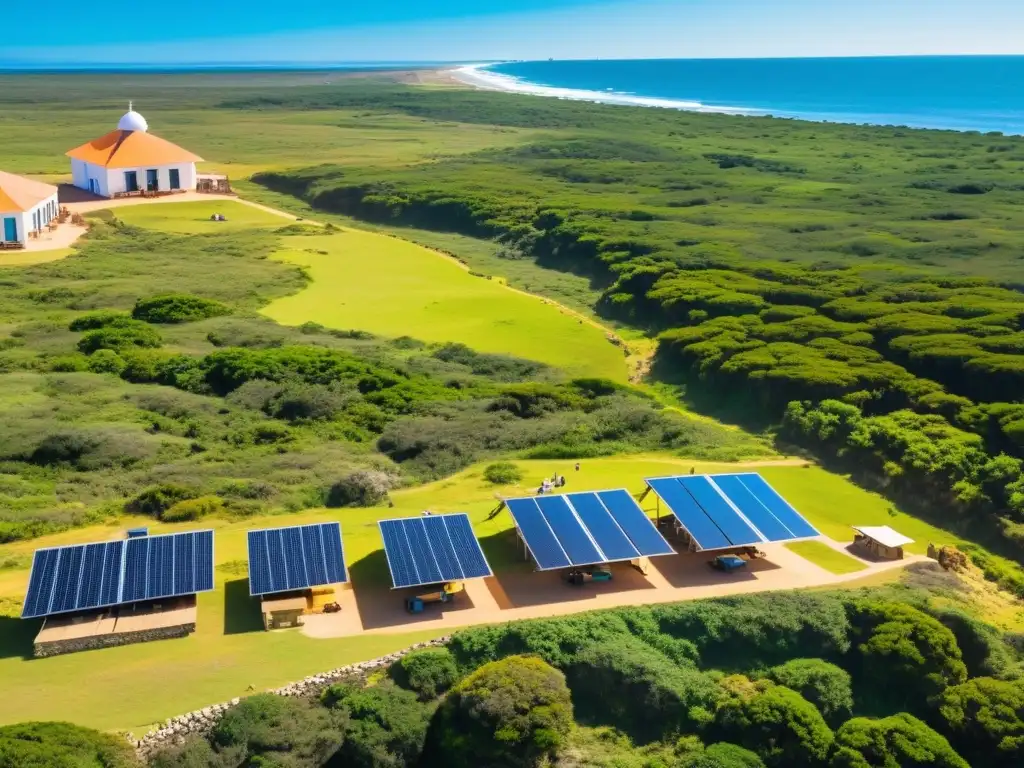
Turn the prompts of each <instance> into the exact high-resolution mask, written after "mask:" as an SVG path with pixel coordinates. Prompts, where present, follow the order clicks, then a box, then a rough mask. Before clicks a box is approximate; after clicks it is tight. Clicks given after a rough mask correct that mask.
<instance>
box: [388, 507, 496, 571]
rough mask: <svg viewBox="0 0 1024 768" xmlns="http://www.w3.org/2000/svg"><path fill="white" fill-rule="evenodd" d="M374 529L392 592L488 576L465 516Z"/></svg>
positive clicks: (396, 522)
mask: <svg viewBox="0 0 1024 768" xmlns="http://www.w3.org/2000/svg"><path fill="white" fill-rule="evenodd" d="M377 525H379V526H380V534H381V536H382V537H383V538H384V553H385V554H386V555H387V558H388V568H389V569H390V571H391V582H392V584H394V585H395V588H396V589H397V588H398V587H417V586H421V585H423V584H439V583H441V582H443V581H460V580H462V579H475V578H482V577H484V576H490V575H491V566H490V565H488V564H487V558H485V557H484V553H483V550H482V549H481V548H480V542H479V541H477V539H476V536H475V535H473V527H472V526H471V525H470V523H469V515H465V514H455V515H424V516H422V517H405V518H399V519H396V520H381V521H379V522H378V523H377Z"/></svg>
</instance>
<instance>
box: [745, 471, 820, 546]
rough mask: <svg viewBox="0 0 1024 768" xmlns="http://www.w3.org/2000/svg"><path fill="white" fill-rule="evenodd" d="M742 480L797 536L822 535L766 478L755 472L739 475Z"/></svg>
mask: <svg viewBox="0 0 1024 768" xmlns="http://www.w3.org/2000/svg"><path fill="white" fill-rule="evenodd" d="M738 477H739V479H740V482H742V483H743V485H745V486H746V487H747V489H748V490H749V491H750V492H751V493H753V494H754V495H755V496H756V497H757V499H758V501H760V502H761V503H762V504H764V505H765V506H766V507H768V509H769V511H770V512H771V513H772V514H773V515H775V517H776V518H777V519H778V520H779V522H781V523H782V524H783V525H784V526H786V527H787V528H788V529H789V530H791V531H792V532H793V533H794V534H795V535H796V537H797V538H807V537H811V536H820V535H821V534H819V533H818V532H817V531H816V530H815V529H814V526H813V525H811V524H810V523H808V522H807V521H806V520H805V519H804V518H803V516H802V515H801V514H800V513H799V512H797V511H796V510H795V509H793V507H791V506H790V504H789V502H788V501H786V500H785V499H784V498H782V496H780V495H779V494H778V492H777V491H776V490H775V489H774V488H772V487H771V486H770V485H768V483H766V482H765V480H764V478H763V477H761V476H760V475H758V474H755V473H753V472H751V473H748V474H745V475H739V476H738Z"/></svg>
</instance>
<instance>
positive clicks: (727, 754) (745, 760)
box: [679, 742, 764, 768]
mask: <svg viewBox="0 0 1024 768" xmlns="http://www.w3.org/2000/svg"><path fill="white" fill-rule="evenodd" d="M679 765H680V768H764V761H763V760H761V758H760V757H758V755H757V754H756V753H754V752H751V751H750V750H749V749H744V748H743V747H739V746H737V745H735V744H728V743H726V742H719V743H717V744H711V745H710V746H708V747H707V749H705V750H703V751H702V752H700V753H699V754H697V755H696V756H694V757H693V758H691V759H684V760H683V761H682V762H681V763H680V764H679Z"/></svg>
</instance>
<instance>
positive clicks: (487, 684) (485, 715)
mask: <svg viewBox="0 0 1024 768" xmlns="http://www.w3.org/2000/svg"><path fill="white" fill-rule="evenodd" d="M572 723H573V719H572V702H571V701H570V697H569V689H568V688H567V687H566V685H565V677H564V676H563V675H562V673H561V672H559V671H558V670H556V669H554V668H552V667H550V666H548V665H547V664H545V663H544V662H543V661H541V660H540V659H536V658H529V657H525V656H509V657H506V658H504V659H502V660H500V661H495V662H491V663H490V664H485V665H484V666H483V667H481V668H480V669H478V670H476V671H475V672H473V673H472V674H470V675H469V676H468V677H467V678H466V679H464V680H463V681H462V682H460V683H459V684H458V685H456V686H455V687H454V688H452V690H451V691H450V692H449V693H448V696H447V698H446V699H445V701H444V702H443V703H442V704H441V707H440V708H439V709H438V711H437V714H436V716H435V718H434V722H433V723H432V724H431V728H430V733H429V735H428V739H427V744H426V748H425V751H424V756H425V758H426V760H427V764H428V765H434V766H451V768H478V766H482V765H486V766H492V767H493V768H533V766H537V765H538V764H540V763H541V762H542V761H544V760H546V759H549V758H551V757H553V756H554V755H555V754H556V753H557V752H558V749H559V748H560V747H561V745H562V744H563V742H564V740H565V737H566V735H567V734H568V733H569V729H570V728H571V727H572Z"/></svg>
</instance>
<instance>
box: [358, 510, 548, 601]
mask: <svg viewBox="0 0 1024 768" xmlns="http://www.w3.org/2000/svg"><path fill="white" fill-rule="evenodd" d="M424 517H426V515H420V516H418V517H389V518H387V519H386V520H378V521H377V530H378V531H379V532H380V535H381V539H382V540H384V558H385V559H386V560H387V563H388V573H390V574H391V589H393V590H394V589H412V588H414V587H423V586H427V585H429V584H437V583H439V582H436V581H421V582H419V583H417V584H403V585H401V586H397V585H396V584H395V571H394V569H393V568H392V567H391V555H390V554H388V546H387V540H386V539H384V529H383V528H382V527H381V524H382V523H401V524H402V525H403V526H404V525H407V524H408V523H409V522H410V521H412V520H415V521H417V522H419V523H420V524H421V525H423V531H424V535H425V534H426V530H427V526H426V524H425V523H424V522H423V518H424ZM430 517H432V518H441V519H444V518H453V517H460V518H465V520H466V524H467V525H468V526H469V532H470V533H471V534H472V535H473V541H474V543H475V544H476V547H477V549H478V550H479V552H480V559H482V560H483V561H484V565H486V566H487V573H486V574H485V575H483V576H466V572H465V570H464V569H463V568H462V562H461V561H458V562H457V565H458V566H459V570H460V571H462V576H461V577H460V580H463V581H464V580H466V579H486V578H490V577H492V576H494V569H493V568H491V564H490V562H489V561H488V560H487V555H486V554H485V553H484V548H483V545H481V544H480V539H479V538H477V535H476V532H475V531H473V524H472V522H471V521H470V519H469V515H468V514H467V513H466V512H448V513H446V514H442V515H435V514H433V513H431V514H430ZM445 532H446V533H448V530H447V525H446V526H445ZM556 538H557V537H556ZM448 540H449V541H451V544H452V549H453V550H455V551H456V552H457V551H458V550H457V549H456V547H455V542H454V541H453V540H452V535H451V533H448ZM427 545H428V546H429V545H430V539H429V538H428V539H427ZM430 554H431V555H432V556H433V558H434V564H435V565H437V570H438V572H439V573H441V564H440V563H438V562H437V554H436V553H435V552H434V548H433V547H432V546H431V547H430ZM530 554H531V555H532V554H533V553H532V552H531V553H530ZM415 565H416V561H415V559H414V560H413V566H414V567H415ZM416 575H417V576H419V568H417V569H416ZM441 576H442V577H443V576H444V574H443V573H441ZM445 581H455V579H445V578H442V579H441V582H445Z"/></svg>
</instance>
